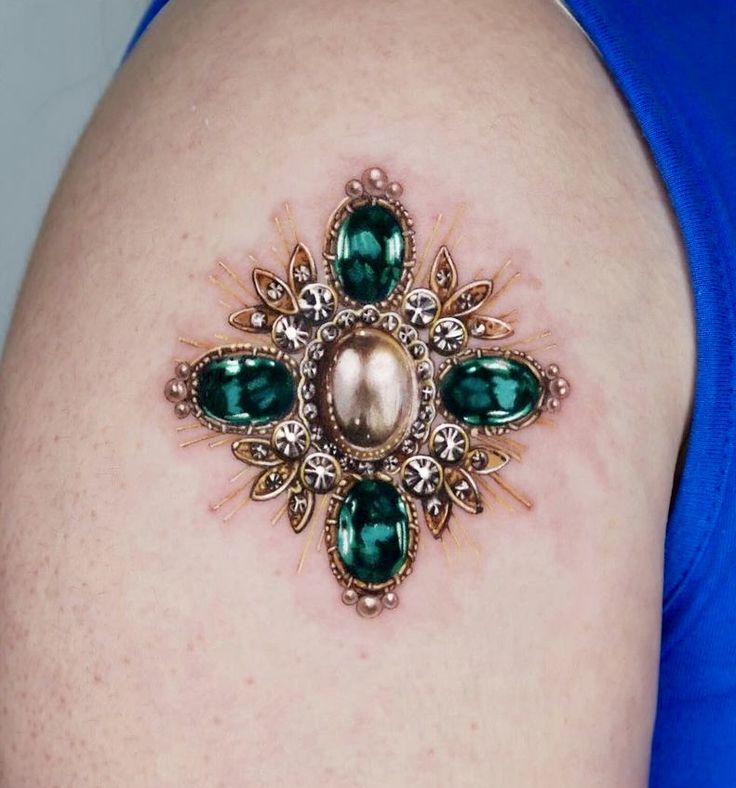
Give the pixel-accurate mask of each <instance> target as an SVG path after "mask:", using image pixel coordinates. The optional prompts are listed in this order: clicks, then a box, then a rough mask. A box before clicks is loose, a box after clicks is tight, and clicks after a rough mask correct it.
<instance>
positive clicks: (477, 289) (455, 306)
mask: <svg viewBox="0 0 736 788" xmlns="http://www.w3.org/2000/svg"><path fill="white" fill-rule="evenodd" d="M492 292H493V282H492V281H491V280H490V279H477V280H476V281H475V282H470V284H467V285H463V287H461V288H460V289H459V290H457V291H456V292H455V293H453V294H452V295H451V296H450V298H449V299H448V300H447V301H446V302H445V304H444V305H443V307H442V314H443V315H445V317H462V316H464V315H469V314H471V313H472V312H475V310H476V309H480V308H481V307H482V306H483V304H485V302H486V299H487V298H488V296H490V294H491V293H492Z"/></svg>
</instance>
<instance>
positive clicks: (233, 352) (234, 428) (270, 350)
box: [188, 342, 299, 435]
mask: <svg viewBox="0 0 736 788" xmlns="http://www.w3.org/2000/svg"><path fill="white" fill-rule="evenodd" d="M225 356H236V357H237V356H253V357H254V358H259V357H260V358H263V357H268V358H274V359H276V360H277V361H280V362H282V363H283V364H285V365H286V366H287V367H288V369H289V372H290V373H291V374H292V376H293V379H294V385H295V391H296V385H297V381H298V380H299V365H298V364H297V362H296V361H295V360H294V359H293V358H292V357H291V356H289V355H288V354H287V353H284V352H283V351H282V350H279V349H278V348H275V347H271V346H270V345H269V346H260V345H252V344H250V343H249V342H246V343H242V344H240V343H237V344H232V345H220V346H219V347H215V348H212V350H208V351H207V352H206V353H205V354H203V355H202V356H200V357H199V358H197V359H195V360H194V361H193V362H192V364H191V367H192V370H191V374H190V376H189V380H188V386H189V398H190V401H191V403H192V416H194V418H195V419H197V421H199V423H200V424H203V425H204V426H205V427H207V428H208V429H210V430H212V431H213V432H222V433H231V434H233V435H265V434H267V433H268V432H270V430H271V429H272V428H273V426H274V424H277V423H278V422H280V421H282V420H286V419H289V418H292V417H293V416H294V415H295V414H296V412H297V410H298V405H299V397H298V396H295V397H294V402H293V404H292V406H291V408H290V409H289V411H288V412H287V413H285V414H284V415H283V416H279V417H278V418H277V419H273V420H272V421H269V422H266V423H264V424H259V425H252V424H251V425H243V426H239V425H236V424H231V423H228V422H226V421H221V420H220V419H215V418H212V417H211V416H208V415H207V414H206V413H205V412H204V410H203V409H202V407H201V405H200V404H199V390H198V389H199V373H200V371H201V370H202V368H203V367H205V366H206V365H207V364H209V363H210V361H214V360H216V359H219V358H224V357H225Z"/></svg>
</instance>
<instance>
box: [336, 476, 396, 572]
mask: <svg viewBox="0 0 736 788" xmlns="http://www.w3.org/2000/svg"><path fill="white" fill-rule="evenodd" d="M408 550H409V513H408V511H407V507H406V503H405V502H404V499H403V498H402V497H401V494H400V493H399V491H398V490H397V489H396V488H395V487H394V486H393V485H392V484H390V483H389V482H386V481H383V480H381V479H361V480H360V481H358V482H356V483H355V484H354V485H353V486H352V487H351V488H350V490H349V491H348V493H347V495H346V496H345V500H344V501H343V503H342V505H341V506H340V510H339V513H338V517H337V551H338V554H339V556H340V558H341V559H342V562H343V564H344V565H345V568H346V569H347V570H348V572H349V573H350V574H351V575H352V576H353V577H355V578H357V579H358V580H361V581H363V582H364V583H384V582H386V581H387V580H390V579H391V578H392V577H393V576H394V575H395V574H396V573H397V572H399V570H400V569H401V568H402V566H403V565H404V563H405V562H406V559H407V555H408Z"/></svg>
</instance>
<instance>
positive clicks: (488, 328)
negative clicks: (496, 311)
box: [465, 315, 514, 339]
mask: <svg viewBox="0 0 736 788" xmlns="http://www.w3.org/2000/svg"><path fill="white" fill-rule="evenodd" d="M465 325H466V326H467V327H468V333H469V334H470V336H471V337H473V339H505V338H506V337H510V336H511V335H512V334H513V333H514V329H513V328H511V326H510V325H509V324H508V323H506V322H504V321H503V320H499V318H497V317H489V316H488V315H471V316H470V317H468V318H466V319H465Z"/></svg>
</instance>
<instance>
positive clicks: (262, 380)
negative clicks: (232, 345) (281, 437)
mask: <svg viewBox="0 0 736 788" xmlns="http://www.w3.org/2000/svg"><path fill="white" fill-rule="evenodd" d="M197 398H198V402H199V406H200V407H201V408H202V410H203V412H204V414H205V415H206V416H208V417H209V418H211V419H217V420H219V421H224V422H227V423H229V424H234V425H238V426H258V425H263V424H268V423H269V422H272V421H276V420H277V419H280V418H282V417H283V416H285V415H286V414H287V413H288V412H289V411H290V410H291V408H292V406H293V405H294V400H295V398H296V384H295V382H294V378H293V376H292V374H291V372H290V370H289V369H288V367H287V366H286V364H284V363H283V362H281V361H279V360H278V359H275V358H271V357H270V356H245V355H231V356H223V357H222V358H214V359H212V360H211V361H210V362H208V363H207V364H205V365H204V366H203V367H202V368H201V369H200V370H199V373H198V382H197Z"/></svg>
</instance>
